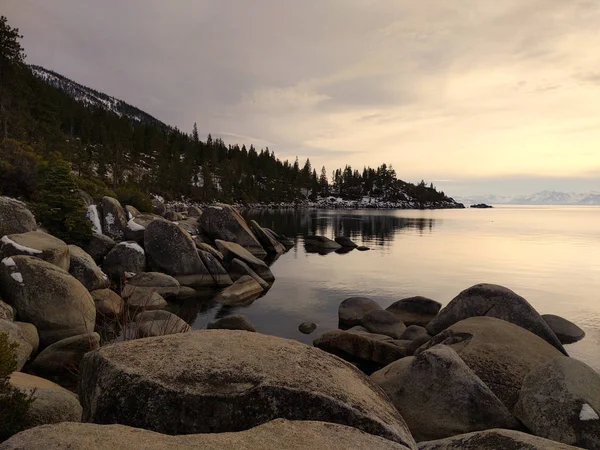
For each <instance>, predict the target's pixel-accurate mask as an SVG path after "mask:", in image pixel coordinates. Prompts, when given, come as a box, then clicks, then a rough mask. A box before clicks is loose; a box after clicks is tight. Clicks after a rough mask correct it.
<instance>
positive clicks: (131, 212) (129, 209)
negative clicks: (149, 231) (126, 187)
mask: <svg viewBox="0 0 600 450" xmlns="http://www.w3.org/2000/svg"><path fill="white" fill-rule="evenodd" d="M141 214H142V213H141V212H140V210H139V209H137V208H136V207H135V206H131V205H125V215H126V216H127V220H131V219H133V218H134V217H137V216H140V215H141Z"/></svg>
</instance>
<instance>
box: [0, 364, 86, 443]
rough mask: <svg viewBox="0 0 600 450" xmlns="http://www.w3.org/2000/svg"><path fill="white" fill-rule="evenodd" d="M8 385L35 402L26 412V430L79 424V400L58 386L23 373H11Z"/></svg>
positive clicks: (80, 409) (80, 410)
mask: <svg viewBox="0 0 600 450" xmlns="http://www.w3.org/2000/svg"><path fill="white" fill-rule="evenodd" d="M9 383H10V384H11V385H12V386H13V387H15V388H17V389H19V390H20V391H21V392H23V393H25V394H27V395H30V394H32V393H33V396H34V398H35V400H34V401H33V403H32V404H31V406H30V408H29V411H28V412H27V427H28V428H33V427H37V426H39V425H46V424H52V423H60V422H79V421H80V420H81V412H82V408H81V405H80V404H79V399H78V398H77V396H76V395H75V394H73V393H72V392H70V391H68V390H66V389H64V388H62V387H60V386H59V385H58V384H55V383H53V382H52V381H49V380H45V379H44V378H39V377H36V376H34V375H29V374H27V373H23V372H13V373H12V374H11V375H10V379H9ZM5 446H6V443H3V444H0V448H4V447H5ZM21 448H31V449H34V448H47V447H46V446H45V445H41V446H37V445H33V446H29V445H25V446H24V447H21ZM63 448H64V447H63ZM90 448H92V447H90Z"/></svg>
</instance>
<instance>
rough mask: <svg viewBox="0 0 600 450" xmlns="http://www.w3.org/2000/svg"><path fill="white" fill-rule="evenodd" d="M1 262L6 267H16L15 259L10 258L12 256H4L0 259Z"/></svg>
mask: <svg viewBox="0 0 600 450" xmlns="http://www.w3.org/2000/svg"><path fill="white" fill-rule="evenodd" d="M2 264H4V265H5V266H6V267H16V265H17V264H16V263H15V260H14V259H12V258H10V257H9V258H4V259H3V260H2Z"/></svg>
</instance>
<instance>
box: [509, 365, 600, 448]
mask: <svg viewBox="0 0 600 450" xmlns="http://www.w3.org/2000/svg"><path fill="white" fill-rule="evenodd" d="M515 415H516V416H517V418H518V419H519V420H520V421H521V422H523V424H524V425H525V426H526V427H527V428H528V429H529V430H530V431H531V432H532V433H533V434H535V435H537V436H541V437H544V438H547V439H551V440H553V441H558V442H563V443H565V444H569V445H574V446H577V447H582V448H594V449H600V374H599V373H598V372H596V371H595V370H594V369H592V368H591V367H589V366H588V365H586V364H584V363H583V362H581V361H578V360H577V359H573V358H565V357H561V358H556V359H553V360H552V361H549V362H547V363H545V364H542V365H540V366H538V367H537V368H535V369H534V370H532V371H531V372H529V374H527V376H526V377H525V381H524V382H523V387H522V388H521V394H520V395H519V401H518V402H517V404H516V406H515Z"/></svg>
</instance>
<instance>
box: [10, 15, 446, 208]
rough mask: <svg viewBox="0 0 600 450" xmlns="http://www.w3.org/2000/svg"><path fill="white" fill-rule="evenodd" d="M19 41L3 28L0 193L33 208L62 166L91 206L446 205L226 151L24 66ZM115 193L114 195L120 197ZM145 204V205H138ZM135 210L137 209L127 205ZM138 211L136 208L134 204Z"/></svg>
mask: <svg viewBox="0 0 600 450" xmlns="http://www.w3.org/2000/svg"><path fill="white" fill-rule="evenodd" d="M20 39H21V36H19V33H18V30H16V29H13V28H11V27H10V25H9V24H8V22H7V19H6V18H5V17H2V20H1V23H0V45H1V49H0V51H1V61H0V83H1V88H0V106H1V108H0V115H1V133H2V134H1V141H0V193H3V194H4V195H11V196H16V197H21V198H25V199H29V198H31V197H33V196H34V195H35V192H36V189H38V188H39V186H42V185H43V183H44V179H45V177H46V173H47V172H48V170H49V167H50V166H52V165H53V164H57V161H58V162H60V161H62V160H64V161H66V162H67V163H68V164H69V165H70V167H71V169H72V176H73V177H74V182H75V183H76V184H77V185H78V186H79V187H81V188H83V189H84V190H86V191H87V192H89V193H90V194H91V195H92V196H94V197H99V196H102V195H105V194H107V193H113V195H116V196H118V197H121V198H123V197H126V198H128V199H131V198H132V197H135V198H143V197H144V196H146V195H147V194H149V193H153V194H159V195H162V196H163V197H165V198H167V199H169V198H171V199H173V198H180V197H182V196H183V197H186V198H189V199H191V200H196V201H201V202H208V201H225V202H246V203H251V202H296V201H299V200H303V199H306V198H312V199H316V198H319V197H324V196H329V195H335V196H338V197H341V198H344V199H360V198H362V197H365V196H368V197H375V198H380V199H382V200H385V201H404V200H407V199H408V200H411V201H413V202H416V203H417V204H419V205H421V206H424V207H427V204H428V203H429V202H439V201H446V200H448V198H447V197H446V196H445V195H444V193H443V192H438V191H437V190H436V189H435V188H434V187H433V186H432V185H430V186H427V185H426V184H425V183H424V182H423V183H421V184H419V185H414V184H410V183H405V182H403V181H401V180H399V179H397V177H396V173H395V171H394V170H393V169H392V167H388V166H386V165H385V164H383V165H381V166H380V167H378V168H376V169H371V168H367V167H365V168H364V169H363V170H361V171H359V170H355V169H352V168H351V167H350V166H346V167H345V168H344V169H338V170H335V171H333V172H331V174H332V175H331V176H330V179H328V178H329V177H328V172H327V170H326V169H325V168H324V167H323V168H322V169H321V170H319V171H318V172H317V170H316V169H315V168H313V167H312V165H311V163H310V161H309V160H307V161H306V162H303V163H302V164H300V163H299V162H298V160H297V159H296V161H294V162H289V161H280V160H279V159H277V158H276V156H275V154H274V153H273V152H272V151H271V150H269V149H268V148H264V149H256V148H254V147H253V146H250V147H249V148H247V147H245V146H239V145H226V144H225V143H224V142H223V141H222V140H221V139H219V138H217V139H213V138H212V137H211V136H210V135H209V136H208V137H207V138H206V139H205V140H201V139H200V136H198V132H197V127H196V124H193V128H192V126H190V128H191V129H192V130H191V132H189V133H186V132H184V131H182V130H179V129H177V128H176V127H171V126H168V125H165V124H164V123H162V122H161V121H160V120H158V119H156V118H154V117H152V116H151V115H149V114H147V113H145V112H143V111H141V110H139V109H138V108H135V107H134V106H131V105H128V104H127V103H125V102H123V101H121V100H118V99H115V98H113V97H110V96H109V95H106V94H103V93H100V92H97V91H95V90H93V89H90V88H87V87H85V86H82V85H80V84H78V83H75V82H73V81H71V80H69V79H67V78H65V77H63V76H61V75H59V74H57V73H55V72H52V71H49V70H46V69H44V68H41V67H39V66H28V65H27V64H26V62H25V54H24V51H23V49H22V48H21V45H20ZM115 193H116V194H115ZM140 201H141V200H140ZM130 202H131V200H130ZM138 203H139V201H138Z"/></svg>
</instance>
